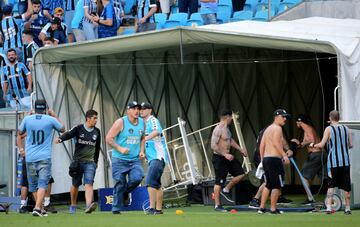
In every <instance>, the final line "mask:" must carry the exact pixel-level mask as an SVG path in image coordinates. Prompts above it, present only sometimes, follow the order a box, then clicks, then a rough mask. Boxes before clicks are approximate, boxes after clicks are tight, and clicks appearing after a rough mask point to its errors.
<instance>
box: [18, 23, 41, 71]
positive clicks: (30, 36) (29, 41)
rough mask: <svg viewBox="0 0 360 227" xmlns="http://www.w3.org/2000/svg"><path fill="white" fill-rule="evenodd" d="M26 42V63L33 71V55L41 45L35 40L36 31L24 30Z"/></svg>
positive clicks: (23, 35)
mask: <svg viewBox="0 0 360 227" xmlns="http://www.w3.org/2000/svg"><path fill="white" fill-rule="evenodd" d="M22 40H23V43H24V48H23V50H24V63H25V65H26V66H27V67H28V68H29V69H30V71H32V66H33V65H32V57H33V56H34V54H35V51H36V50H37V49H38V48H39V46H38V45H37V44H36V43H35V41H34V33H33V32H32V31H31V30H24V31H23V34H22Z"/></svg>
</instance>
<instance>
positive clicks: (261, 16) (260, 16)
mask: <svg viewBox="0 0 360 227" xmlns="http://www.w3.org/2000/svg"><path fill="white" fill-rule="evenodd" d="M274 15H275V12H274V11H271V17H273V16H274ZM268 16H269V15H268V11H267V10H262V11H257V12H256V14H255V16H254V17H253V19H252V20H256V21H268V20H269V18H268Z"/></svg>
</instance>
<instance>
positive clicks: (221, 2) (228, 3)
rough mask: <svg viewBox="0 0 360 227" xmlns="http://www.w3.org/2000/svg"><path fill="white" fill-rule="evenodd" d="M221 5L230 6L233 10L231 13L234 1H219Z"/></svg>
mask: <svg viewBox="0 0 360 227" xmlns="http://www.w3.org/2000/svg"><path fill="white" fill-rule="evenodd" d="M218 4H219V5H228V6H230V8H231V11H232V10H233V5H232V0H219V2H218Z"/></svg>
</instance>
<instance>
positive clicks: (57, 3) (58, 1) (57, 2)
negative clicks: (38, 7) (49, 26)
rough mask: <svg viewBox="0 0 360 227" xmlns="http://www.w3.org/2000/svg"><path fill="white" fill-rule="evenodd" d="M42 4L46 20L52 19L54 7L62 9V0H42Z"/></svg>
mask: <svg viewBox="0 0 360 227" xmlns="http://www.w3.org/2000/svg"><path fill="white" fill-rule="evenodd" d="M42 5H43V8H44V15H45V16H46V17H47V18H48V20H52V18H53V15H54V14H55V9H56V8H58V7H60V8H62V9H64V1H63V0H42Z"/></svg>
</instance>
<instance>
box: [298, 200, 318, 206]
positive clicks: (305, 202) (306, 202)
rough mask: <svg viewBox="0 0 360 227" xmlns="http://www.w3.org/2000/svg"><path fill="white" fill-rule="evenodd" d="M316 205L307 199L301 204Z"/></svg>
mask: <svg viewBox="0 0 360 227" xmlns="http://www.w3.org/2000/svg"><path fill="white" fill-rule="evenodd" d="M314 203H315V201H314V200H309V199H305V201H304V202H302V203H301V204H302V205H312V204H314Z"/></svg>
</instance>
